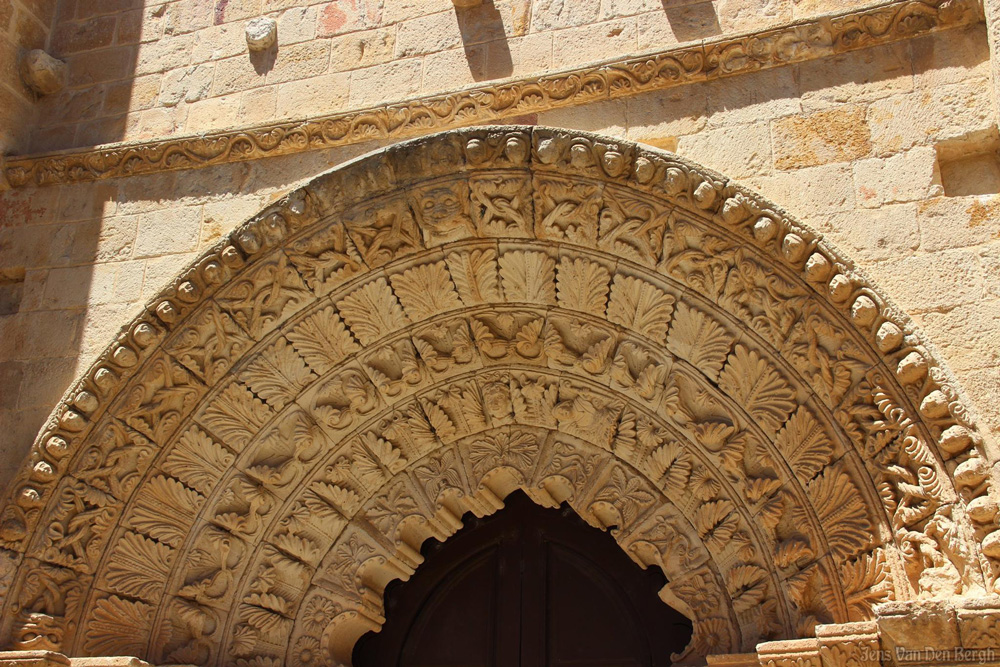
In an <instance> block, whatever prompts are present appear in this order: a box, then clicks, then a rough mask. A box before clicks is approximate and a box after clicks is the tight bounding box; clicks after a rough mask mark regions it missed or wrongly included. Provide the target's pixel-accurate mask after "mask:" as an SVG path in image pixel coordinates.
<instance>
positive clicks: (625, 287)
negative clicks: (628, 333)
mask: <svg viewBox="0 0 1000 667" xmlns="http://www.w3.org/2000/svg"><path fill="white" fill-rule="evenodd" d="M674 302H675V298H674V297H673V295H671V294H667V293H666V292H664V291H663V290H662V289H660V288H659V287H657V286H655V285H652V284H650V283H648V282H645V281H643V280H642V279H640V278H636V277H634V276H627V275H623V274H620V273H619V274H617V275H615V278H614V282H612V284H611V300H610V302H609V303H608V319H609V320H611V321H612V322H615V323H616V324H620V325H622V326H624V327H626V328H628V329H632V330H633V331H635V332H636V333H638V334H640V335H643V336H646V337H648V338H650V339H652V340H653V341H655V342H657V343H659V344H661V345H662V344H664V343H665V342H666V338H667V328H668V327H669V326H670V318H671V316H672V315H673V309H674Z"/></svg>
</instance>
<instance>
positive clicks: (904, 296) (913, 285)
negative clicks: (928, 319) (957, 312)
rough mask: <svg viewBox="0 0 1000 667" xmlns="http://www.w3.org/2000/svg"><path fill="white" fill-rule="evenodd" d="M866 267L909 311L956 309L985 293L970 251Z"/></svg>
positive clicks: (980, 275) (911, 258)
mask: <svg viewBox="0 0 1000 667" xmlns="http://www.w3.org/2000/svg"><path fill="white" fill-rule="evenodd" d="M866 268H867V269H868V273H869V274H870V275H871V276H872V277H873V278H874V279H875V281H876V282H877V283H879V284H880V285H882V287H883V288H884V290H885V291H884V294H886V295H887V296H888V297H889V298H891V299H893V300H895V301H896V303H897V304H898V305H899V306H900V307H901V308H902V309H903V310H905V311H907V312H909V313H923V312H927V311H931V310H947V309H951V308H955V307H956V306H959V305H961V304H968V303H974V302H975V301H978V300H979V299H980V298H981V297H982V294H983V275H982V270H981V268H980V265H979V261H978V258H977V256H976V253H974V252H972V251H970V250H947V251H942V252H935V253H929V254H924V255H917V256H914V257H905V258H903V259H900V260H892V261H887V262H881V263H879V264H877V265H875V266H869V267H866Z"/></svg>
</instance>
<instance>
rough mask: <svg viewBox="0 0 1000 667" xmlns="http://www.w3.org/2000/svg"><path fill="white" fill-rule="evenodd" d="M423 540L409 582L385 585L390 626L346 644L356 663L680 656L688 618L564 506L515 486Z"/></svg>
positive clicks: (650, 661)
mask: <svg viewBox="0 0 1000 667" xmlns="http://www.w3.org/2000/svg"><path fill="white" fill-rule="evenodd" d="M462 522H463V524H464V525H463V527H462V528H461V529H459V531H458V532H457V533H455V534H454V535H453V536H451V537H449V538H448V540H447V541H445V542H439V541H437V540H434V539H430V540H428V541H427V542H425V543H424V545H423V546H422V548H421V555H422V556H423V558H424V561H423V563H421V565H420V566H419V567H418V568H417V571H416V572H415V573H414V575H413V576H412V577H411V578H410V579H408V580H407V581H405V582H403V581H396V582H393V583H392V584H390V585H389V586H387V587H386V590H385V594H384V599H385V609H386V611H385V616H386V622H385V624H384V625H383V627H382V628H381V629H380V630H379V631H378V632H369V633H367V634H365V635H364V636H363V637H362V638H361V639H360V640H358V642H357V644H356V645H355V647H354V650H353V654H352V664H353V665H354V666H355V667H370V666H372V665H389V664H468V665H473V664H484V665H485V664H494V663H496V664H502V665H507V664H535V665H557V664H572V663H574V662H580V661H590V662H600V663H602V664H634V665H648V666H650V667H653V666H654V665H655V666H666V665H670V664H672V663H673V662H677V661H679V660H681V659H683V652H684V650H685V649H686V648H687V646H688V644H689V643H690V641H691V637H692V624H691V621H690V619H688V618H687V617H685V616H684V615H683V614H681V613H680V612H679V611H676V610H674V609H673V608H671V607H669V606H668V605H667V604H666V603H665V602H664V600H663V599H661V598H660V597H659V595H658V592H659V591H660V590H661V589H663V588H664V586H665V585H666V583H667V580H666V577H665V576H664V575H663V573H662V571H660V570H659V569H658V568H646V569H642V568H640V567H639V566H638V565H637V564H636V563H635V562H633V561H632V560H630V559H629V557H628V555H627V554H626V553H625V552H623V551H622V549H621V548H620V547H619V545H618V543H617V542H616V541H615V539H614V538H613V537H612V536H611V535H610V534H609V533H608V532H607V531H602V530H600V529H597V528H595V527H593V526H591V525H589V524H588V523H586V522H585V521H584V520H583V518H582V517H580V516H579V515H578V514H577V513H576V512H575V511H574V510H573V509H572V507H571V506H570V505H569V504H567V503H563V504H562V505H560V506H558V507H543V506H541V505H539V504H537V503H536V502H535V501H534V500H532V499H531V498H530V497H529V496H528V495H527V494H525V493H524V492H522V491H520V490H517V491H514V492H513V493H511V494H510V495H508V496H507V497H506V498H504V507H503V508H501V509H499V510H498V511H497V512H495V513H494V514H492V515H489V516H487V517H477V516H475V515H474V514H473V513H471V512H470V513H467V514H466V515H465V516H464V517H463V518H462Z"/></svg>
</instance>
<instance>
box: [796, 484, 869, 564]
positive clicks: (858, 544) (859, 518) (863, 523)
mask: <svg viewBox="0 0 1000 667" xmlns="http://www.w3.org/2000/svg"><path fill="white" fill-rule="evenodd" d="M807 489H808V492H809V496H810V498H811V500H812V504H813V507H815V508H816V512H817V515H818V516H819V520H820V523H821V524H822V525H823V527H824V528H825V530H826V539H827V542H828V543H829V545H830V550H831V552H833V554H835V555H836V556H838V557H839V558H849V557H852V556H854V555H856V554H857V552H859V551H860V550H861V549H863V548H864V547H865V546H867V545H868V544H869V542H870V541H871V540H872V534H873V531H872V527H871V520H870V518H869V516H868V508H867V506H866V505H865V503H864V500H862V498H861V493H860V492H859V491H858V488H857V487H856V486H855V485H854V482H853V481H852V480H851V478H850V476H849V475H848V474H847V473H846V472H845V471H844V470H843V469H842V468H841V467H840V466H839V465H835V466H833V467H829V468H826V469H825V470H824V471H823V472H821V473H820V474H819V476H818V477H816V478H815V479H814V480H813V481H811V482H810V483H809V484H808V485H807Z"/></svg>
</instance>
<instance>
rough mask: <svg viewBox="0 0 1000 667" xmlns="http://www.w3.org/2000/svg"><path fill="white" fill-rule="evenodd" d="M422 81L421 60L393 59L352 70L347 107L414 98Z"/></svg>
mask: <svg viewBox="0 0 1000 667" xmlns="http://www.w3.org/2000/svg"><path fill="white" fill-rule="evenodd" d="M422 81H423V61H422V60H420V59H418V58H408V59H406V60H397V61H394V62H391V63H387V64H385V65H375V66H374V67H366V68H364V69H359V70H355V71H354V72H353V73H352V74H351V92H350V98H349V104H350V105H351V106H352V107H366V106H370V105H373V104H378V103H379V102H383V101H399V100H404V99H406V98H407V97H411V96H413V95H416V94H417V93H418V92H419V91H420V85H421V83H422Z"/></svg>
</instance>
